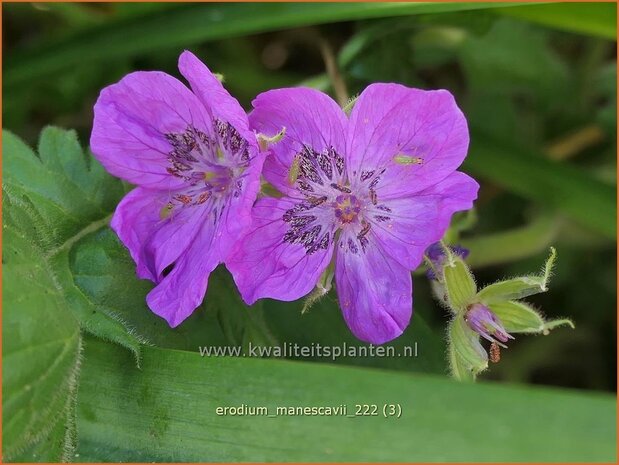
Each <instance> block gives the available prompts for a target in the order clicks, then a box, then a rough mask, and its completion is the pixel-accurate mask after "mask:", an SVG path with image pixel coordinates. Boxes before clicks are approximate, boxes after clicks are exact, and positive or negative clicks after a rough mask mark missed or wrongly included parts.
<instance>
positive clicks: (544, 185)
mask: <svg viewBox="0 0 619 465" xmlns="http://www.w3.org/2000/svg"><path fill="white" fill-rule="evenodd" d="M471 141H472V143H471V148H470V150H469V153H470V155H469V156H468V157H467V159H466V161H465V162H464V165H463V168H462V169H463V170H464V171H466V172H468V173H470V174H472V175H473V176H479V177H481V178H484V179H487V180H489V181H492V182H494V183H497V184H499V185H501V186H503V187H504V188H506V189H508V190H510V191H512V192H515V193H517V194H520V195H522V196H524V197H526V198H529V199H531V200H534V201H536V202H539V203H540V204H542V205H546V206H548V207H552V208H555V209H557V210H558V211H560V212H562V213H564V214H566V215H568V216H569V217H571V218H573V219H574V220H576V221H578V222H579V223H581V224H582V225H584V226H587V227H588V228H590V229H592V230H594V231H597V232H599V233H601V234H603V235H604V236H605V237H607V238H609V239H613V240H614V239H615V237H616V235H617V224H616V218H617V200H616V192H615V188H614V187H613V186H612V185H608V184H605V183H603V182H601V181H599V180H597V179H595V178H594V177H593V176H591V175H589V174H588V173H586V172H585V171H583V170H582V169H580V168H577V167H576V166H571V165H570V164H567V163H559V162H553V161H550V160H548V159H546V158H544V156H543V155H541V154H531V153H530V151H527V150H524V149H520V148H517V147H515V146H514V145H513V144H506V143H504V142H498V141H496V140H495V139H494V138H492V137H491V136H489V135H488V134H487V132H485V131H483V130H481V131H480V130H476V129H475V128H473V130H472V136H471Z"/></svg>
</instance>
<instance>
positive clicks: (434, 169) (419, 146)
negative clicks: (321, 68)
mask: <svg viewBox="0 0 619 465" xmlns="http://www.w3.org/2000/svg"><path fill="white" fill-rule="evenodd" d="M468 143H469V135H468V128H467V124H466V119H465V118H464V115H463V114H462V112H461V111H460V109H459V108H458V106H457V105H456V102H455V100H454V98H453V96H452V95H451V94H450V93H449V92H448V91H446V90H436V91H424V90H419V89H411V88H408V87H405V86H402V85H399V84H372V85H370V86H368V87H367V88H366V89H365V90H364V91H363V92H362V93H361V95H360V96H359V98H358V99H357V101H356V103H355V106H354V108H353V110H352V113H351V116H350V122H349V126H348V132H347V156H348V159H347V163H348V165H349V173H352V174H353V175H352V176H351V178H355V177H356V176H359V175H360V173H361V172H362V171H366V172H367V171H371V170H376V169H379V170H382V169H386V170H385V172H384V173H383V174H382V175H381V180H380V183H378V185H377V187H376V191H377V193H378V196H379V197H381V198H386V197H394V196H400V195H406V194H412V193H415V192H419V191H422V190H424V189H426V188H428V187H430V186H432V185H433V184H436V183H437V182H439V181H441V180H442V179H444V178H445V177H447V176H448V175H449V174H450V173H451V172H453V171H454V170H455V169H456V168H457V167H458V166H460V164H461V163H462V161H463V160H464V157H465V156H466V153H467V150H468ZM396 157H397V158H396ZM355 173H356V176H355Z"/></svg>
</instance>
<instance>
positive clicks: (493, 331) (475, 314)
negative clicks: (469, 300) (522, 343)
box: [465, 304, 514, 347]
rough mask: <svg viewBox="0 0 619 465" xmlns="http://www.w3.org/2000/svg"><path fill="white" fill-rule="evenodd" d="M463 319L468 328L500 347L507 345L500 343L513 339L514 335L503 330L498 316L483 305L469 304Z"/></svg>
mask: <svg viewBox="0 0 619 465" xmlns="http://www.w3.org/2000/svg"><path fill="white" fill-rule="evenodd" d="M465 320H466V323H467V324H468V325H469V328H471V329H472V330H473V331H475V332H476V333H478V334H479V335H480V336H481V337H483V338H484V339H487V340H488V341H490V342H495V343H497V344H498V345H500V346H501V347H507V346H505V345H504V344H502V343H504V342H507V341H509V340H510V339H514V337H513V336H512V335H511V334H509V333H508V332H507V331H506V330H505V328H504V327H503V324H502V323H501V320H499V317H497V316H496V315H495V314H494V313H493V312H492V311H491V310H490V309H489V308H488V307H486V306H485V305H482V304H473V305H471V306H470V307H469V309H468V311H467V313H466V316H465Z"/></svg>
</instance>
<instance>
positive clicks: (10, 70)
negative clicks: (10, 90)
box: [4, 2, 518, 87]
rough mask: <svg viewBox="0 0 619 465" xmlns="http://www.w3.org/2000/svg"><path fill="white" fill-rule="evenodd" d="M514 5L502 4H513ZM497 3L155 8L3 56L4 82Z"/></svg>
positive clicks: (307, 4) (239, 4)
mask: <svg viewBox="0 0 619 465" xmlns="http://www.w3.org/2000/svg"><path fill="white" fill-rule="evenodd" d="M516 4H518V3H506V4H505V5H506V6H507V5H516ZM490 7H496V4H495V5H490V4H484V3H431V2H423V3H345V2H344V3H326V4H324V5H320V8H317V7H316V5H315V4H313V3H263V4H259V3H254V4H247V3H245V4H242V3H238V4H192V5H182V6H180V7H177V8H170V9H165V10H164V11H154V12H152V13H147V14H144V15H138V16H136V17H130V18H127V19H125V20H122V21H116V22H112V23H110V24H106V25H102V26H100V27H96V28H92V29H89V30H88V31H84V32H80V33H77V34H74V35H72V36H71V37H67V38H63V39H61V40H59V41H56V42H53V43H49V44H45V45H42V46H39V47H33V48H30V49H25V50H18V51H17V50H16V51H15V52H14V53H13V54H12V55H11V56H9V57H6V63H5V73H4V84H5V85H6V86H9V87H13V86H15V85H16V84H18V83H22V82H25V81H27V80H30V79H33V78H38V77H41V76H46V75H49V74H51V73H54V72H56V71H60V70H63V69H67V68H70V67H71V66H83V65H84V57H88V65H89V66H92V65H93V64H94V63H97V62H102V61H110V60H114V59H119V58H124V57H131V56H137V55H141V54H145V53H159V52H161V51H162V50H166V49H181V48H182V47H189V46H191V45H194V44H201V43H204V42H206V41H210V40H216V39H222V38H228V37H235V36H241V35H247V34H255V33H257V32H264V31H273V30H279V29H287V28H292V27H297V26H305V25H310V24H311V25H316V24H321V23H332V22H337V21H350V20H355V19H363V18H376V17H388V16H400V15H417V14H425V13H439V12H445V11H461V10H471V9H480V8H490Z"/></svg>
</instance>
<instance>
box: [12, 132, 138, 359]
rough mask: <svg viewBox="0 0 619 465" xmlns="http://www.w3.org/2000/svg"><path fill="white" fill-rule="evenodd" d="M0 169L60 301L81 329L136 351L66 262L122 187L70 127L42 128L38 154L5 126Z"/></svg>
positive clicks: (100, 224) (133, 340)
mask: <svg viewBox="0 0 619 465" xmlns="http://www.w3.org/2000/svg"><path fill="white" fill-rule="evenodd" d="M3 171H4V186H5V188H6V191H7V194H8V197H9V198H10V199H13V202H14V203H15V202H20V203H24V204H26V205H28V207H27V208H26V209H25V212H28V214H29V216H30V217H31V222H32V223H33V224H35V225H36V230H33V231H29V232H28V236H27V238H26V240H27V241H36V242H37V243H38V245H39V247H40V249H41V254H42V255H43V259H42V260H43V262H44V265H45V267H46V268H47V270H48V272H49V273H51V274H52V275H53V276H54V280H55V288H57V290H58V292H60V294H61V295H62V298H63V299H64V305H65V307H66V308H68V309H70V311H71V312H72V313H73V315H74V316H75V318H76V320H77V321H78V323H79V325H80V327H81V328H82V329H84V330H86V331H89V332H91V333H92V334H95V335H97V336H99V337H102V338H104V339H109V340H111V341H114V342H117V343H119V344H122V345H124V346H125V347H127V348H128V349H130V350H131V351H133V352H134V354H135V356H136V357H138V355H139V345H140V342H141V339H140V338H139V337H138V336H136V335H134V334H133V333H132V331H131V330H130V329H129V328H128V327H127V326H126V325H125V324H124V323H123V321H122V320H121V319H120V318H119V317H118V315H117V314H116V313H114V312H111V311H109V310H108V309H106V308H104V307H101V306H97V305H96V304H95V303H94V302H93V301H92V300H90V299H89V298H88V297H87V296H86V295H84V294H83V293H82V292H81V291H80V289H79V288H78V287H77V286H76V285H75V282H74V280H73V275H72V273H71V271H70V268H69V255H70V254H71V253H72V251H73V248H74V246H75V244H76V243H77V242H79V241H80V240H81V239H82V238H83V237H84V236H87V235H88V234H90V233H92V232H94V231H97V230H98V229H101V228H104V227H105V226H106V225H107V223H108V221H109V217H110V213H111V212H112V211H113V209H114V208H115V206H116V203H117V202H118V200H119V199H120V197H121V196H122V194H123V193H124V190H123V187H122V184H121V183H120V181H118V180H115V179H113V178H112V177H110V176H108V175H107V174H106V173H105V171H104V170H103V168H102V167H101V165H99V164H98V163H97V162H96V161H95V160H94V159H93V158H91V157H87V156H86V155H85V154H84V153H83V151H82V149H81V147H80V145H79V143H78V141H77V136H76V134H75V132H73V131H64V130H62V129H58V128H53V127H48V128H46V129H44V130H43V132H42V133H41V138H40V142H39V151H38V156H37V155H36V154H35V153H34V152H32V151H31V150H30V149H29V148H28V147H27V146H26V145H25V144H24V143H23V142H22V141H20V140H19V139H18V138H17V137H16V136H14V135H13V134H11V133H9V132H8V131H4V132H3ZM35 234H36V237H35V236H34V235H35Z"/></svg>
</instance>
